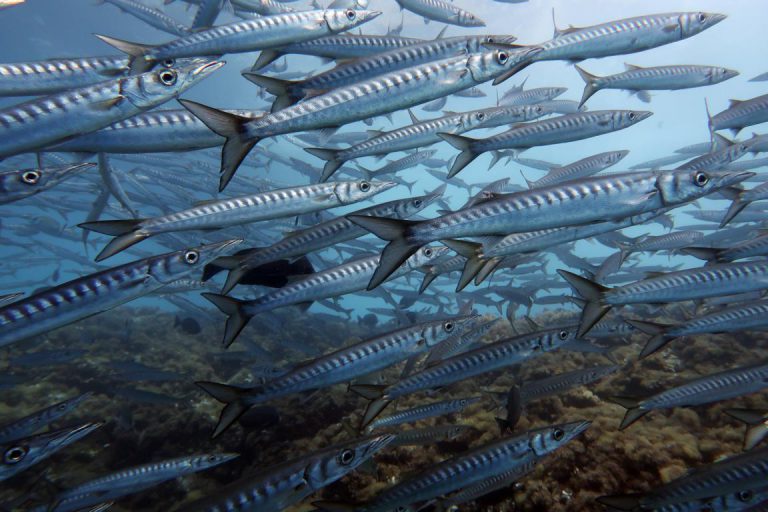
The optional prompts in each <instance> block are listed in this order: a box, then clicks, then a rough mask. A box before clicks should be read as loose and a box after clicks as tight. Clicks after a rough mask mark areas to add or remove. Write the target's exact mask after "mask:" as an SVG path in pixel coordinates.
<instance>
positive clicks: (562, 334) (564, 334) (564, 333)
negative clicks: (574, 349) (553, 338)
mask: <svg viewBox="0 0 768 512" xmlns="http://www.w3.org/2000/svg"><path fill="white" fill-rule="evenodd" d="M557 336H558V338H560V339H561V340H564V339H567V338H568V331H566V330H565V329H563V330H562V331H560V332H559V333H557Z"/></svg>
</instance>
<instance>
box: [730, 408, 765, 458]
mask: <svg viewBox="0 0 768 512" xmlns="http://www.w3.org/2000/svg"><path fill="white" fill-rule="evenodd" d="M723 412H724V413H725V414H727V415H728V416H730V417H732V418H735V419H737V420H739V421H741V422H744V423H746V424H747V425H748V428H747V432H746V434H745V435H744V449H745V450H751V449H752V448H754V447H755V446H756V445H758V444H759V443H760V441H762V440H763V439H765V436H766V435H768V426H766V424H765V411H757V410H754V409H725V410H724V411H723Z"/></svg>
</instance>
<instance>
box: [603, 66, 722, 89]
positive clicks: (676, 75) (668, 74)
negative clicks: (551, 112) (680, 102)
mask: <svg viewBox="0 0 768 512" xmlns="http://www.w3.org/2000/svg"><path fill="white" fill-rule="evenodd" d="M627 68H628V70H627V71H625V72H623V73H617V74H615V75H610V76H602V77H598V78H597V79H596V80H595V81H594V82H593V83H594V87H595V88H596V89H625V90H631V91H645V90H676V89H688V88H691V87H701V86H703V85H712V84H717V83H720V82H722V81H724V80H727V79H729V78H732V77H734V76H735V74H734V73H736V72H735V71H731V70H729V69H726V68H721V67H715V66H686V65H683V66H656V67H651V68H643V67H639V66H630V65H627Z"/></svg>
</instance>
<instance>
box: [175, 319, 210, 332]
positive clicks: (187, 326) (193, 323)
mask: <svg viewBox="0 0 768 512" xmlns="http://www.w3.org/2000/svg"><path fill="white" fill-rule="evenodd" d="M173 327H175V328H178V329H179V330H180V331H181V332H183V333H184V334H191V335H195V334H200V333H201V332H202V331H203V328H202V327H200V323H199V322H198V321H197V320H195V319H194V318H192V317H191V316H188V317H184V318H180V317H179V316H178V315H176V317H175V318H174V320H173Z"/></svg>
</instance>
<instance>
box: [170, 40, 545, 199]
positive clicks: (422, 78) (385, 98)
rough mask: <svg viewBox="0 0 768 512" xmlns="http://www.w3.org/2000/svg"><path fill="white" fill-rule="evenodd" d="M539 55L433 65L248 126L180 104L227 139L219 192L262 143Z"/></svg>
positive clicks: (370, 113) (517, 53)
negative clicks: (265, 139)
mask: <svg viewBox="0 0 768 512" xmlns="http://www.w3.org/2000/svg"><path fill="white" fill-rule="evenodd" d="M537 51H539V50H538V49H537V48H522V49H517V50H514V51H505V50H493V51H487V52H484V53H480V54H473V55H470V56H468V57H455V58H451V59H443V60H439V61H434V62H430V63H429V64H423V65H421V66H414V67H411V68H406V69H404V70H401V71H398V72H396V73H389V74H386V75H382V76H379V77H376V78H372V79H370V80H366V81H363V82H358V83H356V84H354V85H349V86H346V87H340V88H338V89H335V90H333V91H331V92H328V93H326V94H321V95H320V96H316V97H314V98H311V99H308V100H306V101H304V102H302V103H299V104H298V105H294V106H292V107H288V108H286V109H283V110H280V111H279V112H275V113H273V114H270V115H268V116H264V117H263V118H261V119H259V120H247V119H244V118H241V117H237V116H233V115H231V114H227V113H225V112H221V111H219V110H216V109H213V108H210V107H207V106H205V105H202V104H200V103H195V102H191V101H182V102H181V103H182V105H184V107H186V108H187V109H189V110H190V111H191V112H192V113H193V114H194V115H196V116H197V117H199V118H200V119H201V120H202V121H203V122H204V123H205V124H206V125H207V126H208V127H209V128H210V129H211V130H213V131H214V132H216V133H218V134H219V135H222V136H223V137H226V138H227V142H226V143H225V144H224V148H223V150H222V166H221V182H220V187H219V188H220V190H221V189H223V188H224V187H226V185H227V183H229V181H230V180H231V179H232V177H233V176H234V173H235V171H236V170H237V167H238V166H239V165H240V162H242V160H243V159H244V158H245V156H246V155H247V154H248V152H249V151H250V150H251V148H253V146H254V145H256V143H258V142H259V141H260V140H261V139H263V138H266V137H273V136H275V135H280V134H285V133H292V132H299V131H305V130H313V129H318V128H328V127H337V126H340V125H343V124H347V123H351V122H353V121H360V120H363V119H369V118H371V117H375V116H378V115H381V114H386V113H389V112H393V111H396V110H400V109H403V108H408V107H411V106H414V105H418V104H419V103H424V102H425V101H429V100H432V99H435V98H440V97H442V96H445V95H447V94H451V93H453V92H456V91H460V90H462V89H469V88H470V87H474V86H475V85H477V84H479V83H483V82H485V81H487V80H490V79H491V78H493V77H494V76H496V75H498V74H499V73H501V72H503V71H504V70H506V69H509V67H511V65H512V63H514V62H519V61H522V60H525V59H528V58H530V57H531V56H532V55H534V54H535V53H536V52H537Z"/></svg>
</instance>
